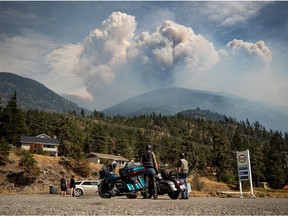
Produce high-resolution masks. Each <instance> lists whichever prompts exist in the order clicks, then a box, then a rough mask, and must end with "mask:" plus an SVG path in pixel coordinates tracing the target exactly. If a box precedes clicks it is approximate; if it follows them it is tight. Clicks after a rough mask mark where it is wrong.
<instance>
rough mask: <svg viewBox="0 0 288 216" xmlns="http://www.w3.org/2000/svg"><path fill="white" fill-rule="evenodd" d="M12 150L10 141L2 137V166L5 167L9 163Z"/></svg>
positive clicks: (0, 149) (0, 144) (0, 142)
mask: <svg viewBox="0 0 288 216" xmlns="http://www.w3.org/2000/svg"><path fill="white" fill-rule="evenodd" d="M10 150H11V146H10V145H9V143H8V141H7V140H6V139H5V138H4V137H2V138H1V139H0V166H4V165H6V163H7V162H8V159H9V154H10Z"/></svg>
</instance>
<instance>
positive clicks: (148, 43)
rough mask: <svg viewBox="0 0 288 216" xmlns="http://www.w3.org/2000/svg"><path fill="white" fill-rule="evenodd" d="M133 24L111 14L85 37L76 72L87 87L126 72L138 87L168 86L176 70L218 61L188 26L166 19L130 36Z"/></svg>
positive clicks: (210, 46)
mask: <svg viewBox="0 0 288 216" xmlns="http://www.w3.org/2000/svg"><path fill="white" fill-rule="evenodd" d="M135 28H136V22H135V17H133V16H129V15H127V14H125V13H120V12H114V13H112V14H111V16H110V17H109V18H108V19H107V20H105V21H104V22H103V23H102V27H101V28H100V29H96V30H94V31H93V32H91V33H90V35H89V36H88V37H87V38H86V39H85V41H84V44H83V50H82V53H81V55H80V58H79V64H78V65H77V67H76V69H75V73H76V74H77V75H78V76H80V77H82V79H84V82H85V83H86V84H87V86H88V88H89V87H92V86H94V87H95V86H98V87H101V86H110V85H112V84H114V82H117V77H118V79H121V76H125V74H126V75H127V74H128V73H129V76H135V78H134V80H137V81H138V82H141V85H143V83H144V85H145V83H146V84H147V85H148V84H149V85H150V86H151V85H152V86H153V85H154V86H156V85H158V84H159V83H160V82H161V83H163V82H164V83H165V82H166V86H167V85H168V86H169V85H173V83H174V82H175V80H177V76H178V74H177V73H179V72H183V71H187V70H189V72H190V73H195V72H203V71H207V70H209V69H211V67H213V65H214V64H216V63H217V61H218V54H217V52H216V50H215V49H214V47H213V44H212V43H210V42H208V41H207V40H206V39H205V38H204V37H202V36H201V35H196V34H195V33H194V32H193V30H192V29H191V28H187V27H185V26H182V25H179V24H177V23H175V22H172V21H166V22H164V23H163V24H162V25H161V26H159V27H158V28H157V29H156V31H155V32H153V33H151V34H150V33H148V32H143V33H141V34H140V35H138V36H134V31H135ZM177 68H178V69H179V68H181V70H182V71H177ZM122 80H123V78H122Z"/></svg>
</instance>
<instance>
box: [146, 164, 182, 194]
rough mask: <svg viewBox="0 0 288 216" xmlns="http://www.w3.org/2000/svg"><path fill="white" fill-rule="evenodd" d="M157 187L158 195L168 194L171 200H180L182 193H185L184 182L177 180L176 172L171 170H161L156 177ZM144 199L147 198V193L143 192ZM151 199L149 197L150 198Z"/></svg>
mask: <svg viewBox="0 0 288 216" xmlns="http://www.w3.org/2000/svg"><path fill="white" fill-rule="evenodd" d="M156 185H157V193H158V195H164V194H168V196H169V197H170V198H171V199H178V198H179V197H180V195H181V192H184V191H185V183H184V181H182V180H180V179H178V178H176V175H175V172H173V170H171V171H170V172H168V171H167V170H164V169H161V170H160V172H159V174H157V175H156ZM141 194H142V196H143V197H144V198H147V193H145V192H141ZM149 197H151V195H150V196H148V198H149Z"/></svg>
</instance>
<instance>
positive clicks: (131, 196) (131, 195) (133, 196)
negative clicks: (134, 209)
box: [126, 194, 138, 199]
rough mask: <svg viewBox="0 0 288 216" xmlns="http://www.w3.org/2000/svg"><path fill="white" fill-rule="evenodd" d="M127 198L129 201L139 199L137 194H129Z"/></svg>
mask: <svg viewBox="0 0 288 216" xmlns="http://www.w3.org/2000/svg"><path fill="white" fill-rule="evenodd" d="M126 197H127V198H128V199H136V198H137V197H138V195H137V194H127V195H126Z"/></svg>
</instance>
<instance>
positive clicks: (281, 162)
mask: <svg viewBox="0 0 288 216" xmlns="http://www.w3.org/2000/svg"><path fill="white" fill-rule="evenodd" d="M284 152H285V142H284V140H283V138H282V135H281V133H279V132H277V131H276V132H275V133H274V134H273V136H272V138H271V140H270V142H269V143H267V144H266V146H265V148H264V155H265V167H266V170H265V172H266V173H265V176H266V178H267V181H268V183H269V185H270V186H271V187H275V188H278V187H279V186H280V185H282V184H284V183H285V177H286V176H287V174H286V173H285V157H284V155H283V153H284Z"/></svg>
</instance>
